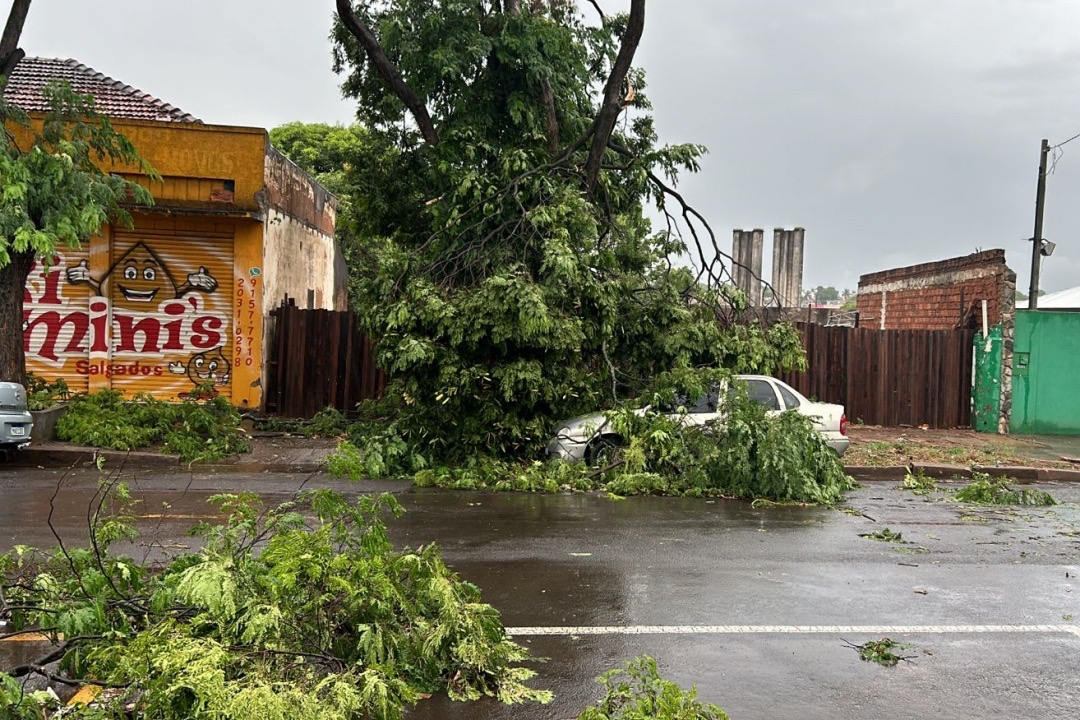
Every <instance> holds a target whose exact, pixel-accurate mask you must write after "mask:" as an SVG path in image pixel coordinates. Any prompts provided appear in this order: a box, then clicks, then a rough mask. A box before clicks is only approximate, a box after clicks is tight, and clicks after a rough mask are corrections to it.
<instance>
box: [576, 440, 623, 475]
mask: <svg viewBox="0 0 1080 720" xmlns="http://www.w3.org/2000/svg"><path fill="white" fill-rule="evenodd" d="M622 451H623V439H622V438H621V437H619V436H618V435H604V436H602V437H598V438H596V439H595V440H593V441H592V442H591V443H589V446H588V447H587V448H585V462H586V463H588V464H589V465H592V466H593V467H598V468H606V467H608V466H609V465H614V464H615V463H617V462H619V461H620V460H621V459H622Z"/></svg>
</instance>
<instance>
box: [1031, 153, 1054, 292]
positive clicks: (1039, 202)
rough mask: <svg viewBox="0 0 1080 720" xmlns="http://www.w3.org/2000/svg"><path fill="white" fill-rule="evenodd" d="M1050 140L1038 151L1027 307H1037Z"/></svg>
mask: <svg viewBox="0 0 1080 720" xmlns="http://www.w3.org/2000/svg"><path fill="white" fill-rule="evenodd" d="M1048 155H1050V141H1049V140H1047V139H1045V138H1044V139H1043V141H1042V150H1041V151H1040V153H1039V189H1038V191H1037V192H1036V193H1035V236H1034V237H1033V238H1031V286H1030V287H1029V288H1028V309H1029V310H1037V309H1038V308H1039V270H1040V268H1041V267H1042V240H1043V237H1042V231H1043V209H1044V208H1045V207H1046V158H1047V156H1048Z"/></svg>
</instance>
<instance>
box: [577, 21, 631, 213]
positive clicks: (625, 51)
mask: <svg viewBox="0 0 1080 720" xmlns="http://www.w3.org/2000/svg"><path fill="white" fill-rule="evenodd" d="M644 30H645V0H632V2H631V3H630V18H629V20H628V22H627V24H626V31H625V32H623V37H622V44H621V45H620V46H619V54H618V55H617V56H616V58H615V64H614V65H612V66H611V74H610V75H608V80H607V84H606V85H605V86H604V99H603V104H602V105H601V106H600V111H599V112H598V113H597V115H596V121H595V122H594V124H593V128H594V133H595V134H594V135H593V141H592V147H591V148H590V149H589V159H588V162H586V164H585V188H586V189H587V190H588V191H589V193H590V194H592V192H593V190H595V188H596V183H597V181H599V179H600V165H601V163H602V161H603V159H604V151H605V150H607V146H608V142H609V141H610V140H611V133H612V131H613V130H614V129H615V122H616V121H617V120H618V119H619V113H620V112H621V111H622V103H621V102H620V99H621V98H622V90H623V84H624V83H625V82H626V74H627V73H628V72H630V65H631V64H632V63H633V62H634V54H635V53H636V52H637V49H638V45H639V44H640V43H641V34H642V32H643V31H644Z"/></svg>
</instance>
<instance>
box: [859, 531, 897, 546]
mask: <svg viewBox="0 0 1080 720" xmlns="http://www.w3.org/2000/svg"><path fill="white" fill-rule="evenodd" d="M859 537H864V538H867V539H869V540H877V541H878V542H895V543H902V542H904V535H903V533H898V532H896V531H894V530H890V529H889V528H882V529H881V530H875V531H874V532H872V533H864V534H862V535H860V536H859Z"/></svg>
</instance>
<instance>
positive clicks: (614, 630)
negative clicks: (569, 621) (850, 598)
mask: <svg viewBox="0 0 1080 720" xmlns="http://www.w3.org/2000/svg"><path fill="white" fill-rule="evenodd" d="M506 632H507V633H509V634H510V635H840V634H850V635H940V634H946V633H947V634H961V635H968V634H987V633H1069V634H1071V635H1076V636H1077V637H1080V626H1077V625H629V626H618V625H609V626H592V627H510V628H506Z"/></svg>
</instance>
